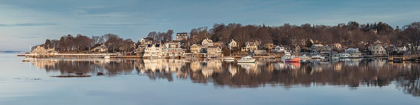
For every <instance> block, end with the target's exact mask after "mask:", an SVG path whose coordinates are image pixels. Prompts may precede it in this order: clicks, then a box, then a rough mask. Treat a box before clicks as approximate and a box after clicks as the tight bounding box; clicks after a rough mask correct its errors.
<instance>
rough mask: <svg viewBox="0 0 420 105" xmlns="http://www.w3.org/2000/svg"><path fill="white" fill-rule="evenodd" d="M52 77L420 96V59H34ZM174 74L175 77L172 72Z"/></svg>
mask: <svg viewBox="0 0 420 105" xmlns="http://www.w3.org/2000/svg"><path fill="white" fill-rule="evenodd" d="M31 63H32V64H33V65H34V66H36V67H38V68H40V69H44V70H46V71H47V72H59V73H60V75H53V76H54V77H91V76H110V77H113V76H118V75H129V74H136V75H140V76H147V77H148V78H149V79H151V80H156V79H166V80H168V81H174V78H178V79H180V80H191V81H192V82H193V83H204V84H208V83H212V84H214V85H215V86H217V87H230V88H256V87H262V86H282V87H285V88H292V87H298V86H303V87H310V86H322V85H335V86H348V87H350V88H351V89H356V88H357V87H360V86H366V87H372V86H373V87H382V86H388V85H390V84H395V85H396V86H397V89H400V90H402V91H403V92H404V93H407V94H412V95H414V96H420V82H419V75H420V64H419V63H415V62H404V63H392V62H387V61H384V60H372V61H366V60H362V59H352V60H331V61H313V62H308V63H283V62H276V61H258V62H256V63H245V64H237V63H235V62H222V61H221V60H217V59H214V60H198V61H186V60H179V59H153V60H151V59H145V60H141V59H112V60H103V59H97V60H95V59H93V60H83V59H79V60H78V59H67V60H66V59H57V60H39V59H38V60H32V61H31ZM174 76H176V77H174Z"/></svg>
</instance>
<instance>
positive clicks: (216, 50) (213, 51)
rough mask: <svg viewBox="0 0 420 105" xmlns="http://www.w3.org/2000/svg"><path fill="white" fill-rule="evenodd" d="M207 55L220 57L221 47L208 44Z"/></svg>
mask: <svg viewBox="0 0 420 105" xmlns="http://www.w3.org/2000/svg"><path fill="white" fill-rule="evenodd" d="M207 56H208V57H221V56H222V49H221V48H220V47H219V46H209V47H208V48H207Z"/></svg>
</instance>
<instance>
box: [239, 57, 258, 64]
mask: <svg viewBox="0 0 420 105" xmlns="http://www.w3.org/2000/svg"><path fill="white" fill-rule="evenodd" d="M254 62H255V59H254V58H252V57H251V56H245V57H242V58H241V59H240V60H238V63H254Z"/></svg>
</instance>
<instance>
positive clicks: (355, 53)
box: [344, 48, 362, 58]
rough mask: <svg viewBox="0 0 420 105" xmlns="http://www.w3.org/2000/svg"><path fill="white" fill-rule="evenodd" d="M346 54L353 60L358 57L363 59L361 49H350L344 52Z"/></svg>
mask: <svg viewBox="0 0 420 105" xmlns="http://www.w3.org/2000/svg"><path fill="white" fill-rule="evenodd" d="M344 52H345V53H347V54H349V55H350V56H349V57H352V58H358V57H362V54H361V53H360V50H359V48H348V49H345V50H344Z"/></svg>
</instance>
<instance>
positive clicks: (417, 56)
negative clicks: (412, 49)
mask: <svg viewBox="0 0 420 105" xmlns="http://www.w3.org/2000/svg"><path fill="white" fill-rule="evenodd" d="M419 59H420V54H413V55H393V56H388V60H389V61H394V60H401V61H408V60H419Z"/></svg>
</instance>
